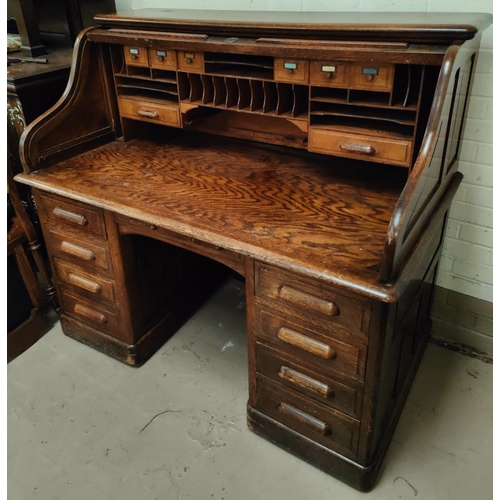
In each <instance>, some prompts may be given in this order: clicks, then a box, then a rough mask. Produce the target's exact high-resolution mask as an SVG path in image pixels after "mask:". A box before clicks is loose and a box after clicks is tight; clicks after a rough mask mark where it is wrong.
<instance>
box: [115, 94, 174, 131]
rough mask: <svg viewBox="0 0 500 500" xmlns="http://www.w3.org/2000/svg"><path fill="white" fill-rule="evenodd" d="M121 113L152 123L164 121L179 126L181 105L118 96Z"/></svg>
mask: <svg viewBox="0 0 500 500" xmlns="http://www.w3.org/2000/svg"><path fill="white" fill-rule="evenodd" d="M118 107H119V108H120V114H121V115H122V116H123V117H125V118H132V119H133V120H141V121H145V122H150V123H162V124H165V125H171V126H176V127H178V126H179V125H180V117H179V107H178V106H177V104H170V103H168V102H166V101H165V102H162V101H160V100H158V101H149V100H145V99H144V98H140V97H132V96H127V97H124V96H120V97H118Z"/></svg>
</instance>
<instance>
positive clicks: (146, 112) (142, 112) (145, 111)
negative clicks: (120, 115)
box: [137, 109, 158, 118]
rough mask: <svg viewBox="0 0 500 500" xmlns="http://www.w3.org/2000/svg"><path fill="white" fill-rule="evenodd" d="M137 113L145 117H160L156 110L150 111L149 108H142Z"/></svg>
mask: <svg viewBox="0 0 500 500" xmlns="http://www.w3.org/2000/svg"><path fill="white" fill-rule="evenodd" d="M137 114H138V115H139V116H143V117H144V118H158V113H157V112H156V111H149V110H148V109H140V110H139V111H137Z"/></svg>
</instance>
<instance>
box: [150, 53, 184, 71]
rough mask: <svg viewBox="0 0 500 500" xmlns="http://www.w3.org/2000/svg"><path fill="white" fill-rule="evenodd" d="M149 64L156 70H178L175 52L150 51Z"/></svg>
mask: <svg viewBox="0 0 500 500" xmlns="http://www.w3.org/2000/svg"><path fill="white" fill-rule="evenodd" d="M149 63H150V65H151V67H152V68H156V69H168V70H175V69H177V54H176V52H175V50H164V49H149Z"/></svg>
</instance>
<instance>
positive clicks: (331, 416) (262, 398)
mask: <svg viewBox="0 0 500 500" xmlns="http://www.w3.org/2000/svg"><path fill="white" fill-rule="evenodd" d="M256 389H257V391H256V400H255V409H256V410H258V411H260V412H262V413H264V414H265V415H268V416H269V417H271V418H273V419H275V420H277V421H278V422H281V423H282V424H284V425H286V426H287V427H289V428H290V429H293V430H295V431H297V432H298V433H300V434H302V435H303V436H306V437H308V438H309V439H312V440H313V441H315V442H317V443H320V444H322V445H323V446H326V447H328V448H330V449H333V450H335V451H339V452H341V453H342V454H344V455H345V456H347V457H350V458H355V456H356V452H357V447H358V440H359V422H358V421H357V420H356V419H354V418H352V417H349V416H348V415H345V414H343V413H341V412H339V411H336V410H333V409H331V408H328V407H327V406H325V405H321V404H319V403H317V402H316V401H314V400H312V399H309V398H305V397H304V396H302V395H301V394H299V393H297V392H295V391H292V390H291V389H288V388H287V387H285V386H283V385H281V384H278V383H276V382H274V381H273V380H271V379H269V378H267V377H265V376H263V375H260V374H257V387H256Z"/></svg>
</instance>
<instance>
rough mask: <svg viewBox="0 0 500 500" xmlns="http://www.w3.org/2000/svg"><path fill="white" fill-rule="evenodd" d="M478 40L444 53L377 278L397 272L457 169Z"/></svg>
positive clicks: (399, 270) (383, 278) (456, 46)
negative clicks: (421, 135)
mask: <svg viewBox="0 0 500 500" xmlns="http://www.w3.org/2000/svg"><path fill="white" fill-rule="evenodd" d="M479 43H480V37H476V38H475V39H473V40H470V41H468V42H465V43H463V44H459V43H455V44H453V45H451V46H450V47H449V49H448V51H447V53H446V56H445V59H444V62H443V65H442V67H441V72H440V75H439V79H438V83H437V88H436V93H435V97H434V101H433V104H432V108H431V111H430V116H429V121H428V124H427V129H426V131H425V135H424V139H423V142H422V147H421V149H420V152H419V155H418V157H417V160H416V162H415V165H414V167H413V169H412V171H411V173H410V176H409V178H408V182H407V183H406V186H405V187H404V189H403V191H402V193H401V196H400V198H399V200H398V203H397V205H396V208H395V210H394V213H393V216H392V219H391V222H390V224H389V228H388V232H387V240H386V244H385V249H384V255H383V258H382V262H381V267H380V269H381V278H382V280H383V281H392V280H393V279H394V278H395V277H396V276H398V274H399V273H400V272H401V270H402V268H403V266H404V263H405V261H406V260H407V258H408V256H409V254H410V253H411V251H412V248H413V247H414V245H415V242H416V241H417V239H418V238H419V237H420V235H421V233H422V231H423V230H424V228H425V226H426V224H427V222H428V221H429V219H430V217H431V216H432V214H433V212H434V210H435V209H436V206H437V205H438V203H439V202H440V200H441V198H442V197H443V196H444V193H445V191H446V190H447V189H448V188H449V186H450V185H451V183H452V181H453V179H454V175H455V173H456V172H457V169H458V159H459V156H460V148H461V141H462V135H463V130H464V128H465V121H466V117H467V108H468V102H469V95H470V90H471V88H472V83H473V77H474V67H475V62H476V59H477V51H478V48H479Z"/></svg>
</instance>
